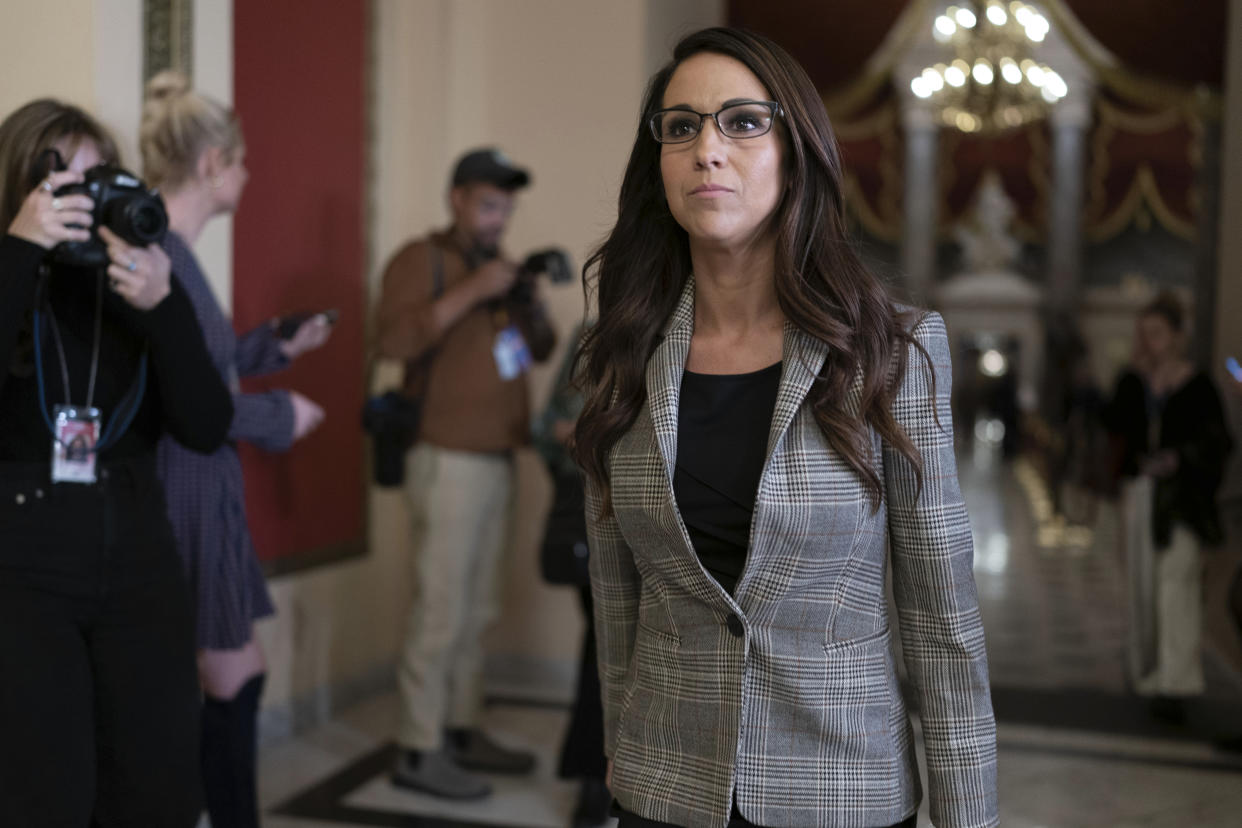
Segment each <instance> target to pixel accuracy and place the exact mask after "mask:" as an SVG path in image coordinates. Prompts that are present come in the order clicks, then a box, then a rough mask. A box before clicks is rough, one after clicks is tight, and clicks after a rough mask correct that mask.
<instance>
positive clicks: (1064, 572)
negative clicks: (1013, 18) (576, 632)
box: [261, 447, 1242, 828]
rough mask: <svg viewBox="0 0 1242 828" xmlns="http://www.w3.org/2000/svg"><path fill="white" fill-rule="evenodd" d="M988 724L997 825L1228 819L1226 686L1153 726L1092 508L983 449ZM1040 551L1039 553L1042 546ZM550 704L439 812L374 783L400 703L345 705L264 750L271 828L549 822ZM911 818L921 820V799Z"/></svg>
mask: <svg viewBox="0 0 1242 828" xmlns="http://www.w3.org/2000/svg"><path fill="white" fill-rule="evenodd" d="M961 478H962V485H963V489H964V490H965V492H966V496H967V500H968V503H969V506H970V511H971V518H972V522H973V524H974V530H975V539H976V548H977V552H976V578H977V581H978V585H979V596H980V603H981V609H982V612H983V615H984V621H985V627H986V629H987V635H988V644H989V654H990V658H991V666H992V679H993V687H994V700H995V705H996V712H997V718H998V721H999V743H1000V744H999V746H1000V768H999V784H1000V799H1001V813H1002V819H1001V822H1002V824H1003V825H1005V826H1007V827H1009V828H1037V827H1042V828H1062V827H1063V826H1064V827H1065V828H1070V827H1071V826H1084V828H1086V827H1087V826H1092V827H1094V826H1116V827H1117V828H1128V827H1133V828H1139V826H1152V827H1154V826H1170V827H1171V828H1173V827H1176V828H1182V826H1242V754H1236V753H1228V752H1224V751H1221V750H1218V749H1216V748H1214V747H1213V746H1212V739H1213V738H1214V737H1221V736H1227V735H1234V734H1242V693H1240V692H1239V686H1238V680H1237V678H1236V677H1235V676H1233V675H1231V674H1230V672H1229V671H1228V670H1226V669H1224V668H1223V667H1221V666H1220V665H1218V664H1216V663H1214V662H1212V661H1211V660H1209V661H1208V664H1207V666H1208V679H1209V692H1208V695H1207V697H1206V698H1205V699H1204V700H1203V701H1201V702H1199V703H1197V704H1195V705H1194V706H1192V707H1191V709H1190V719H1189V722H1188V724H1187V725H1186V726H1184V727H1173V726H1169V725H1163V724H1160V723H1158V722H1155V721H1153V720H1152V719H1150V718H1149V717H1148V715H1147V711H1146V706H1145V704H1144V703H1143V702H1142V701H1141V700H1139V699H1135V698H1133V697H1131V696H1129V695H1128V694H1127V693H1126V689H1125V680H1124V672H1123V664H1122V661H1121V652H1122V648H1121V641H1122V634H1123V614H1122V613H1123V604H1122V597H1123V580H1122V577H1121V574H1122V573H1121V570H1120V566H1119V562H1118V558H1117V555H1116V554H1115V552H1114V550H1113V546H1112V542H1111V541H1112V538H1111V530H1110V528H1109V526H1110V520H1109V517H1108V515H1107V514H1105V515H1104V516H1103V518H1102V520H1101V521H1100V522H1099V526H1098V527H1097V528H1098V531H1097V532H1096V535H1095V537H1094V538H1088V537H1086V535H1085V534H1084V533H1075V532H1072V531H1071V532H1068V533H1067V532H1066V531H1065V527H1062V526H1058V525H1055V524H1054V523H1052V522H1050V521H1049V519H1048V517H1047V515H1046V514H1045V510H1044V506H1043V504H1041V502H1040V498H1041V497H1042V493H1041V492H1040V491H1039V487H1038V486H1036V485H1033V480H1032V478H1031V477H1030V475H1029V470H1025V469H1024V468H1023V467H1022V466H1021V465H1019V466H1018V467H1016V468H1015V467H1009V466H1002V465H1001V464H999V462H997V461H996V460H995V457H994V455H993V454H992V453H991V452H990V451H987V450H986V447H985V449H984V450H981V451H979V452H976V453H975V454H973V455H971V456H967V457H963V459H962V467H961ZM1041 542H1042V544H1041ZM566 719H567V711H566V709H565V708H564V707H563V706H560V705H557V704H548V703H532V704H524V703H520V702H515V701H513V700H509V701H507V702H503V703H497V704H493V705H492V706H490V707H489V709H488V720H489V721H488V726H489V729H491V730H492V731H494V732H495V733H496V734H497V735H499V736H502V737H505V738H507V739H508V741H510V742H511V743H513V744H521V745H525V746H528V747H530V748H532V749H534V750H536V751H537V752H538V754H539V758H540V763H539V770H538V771H537V773H536V774H535V776H534V777H532V778H527V779H521V780H513V779H509V780H506V779H504V778H497V779H496V793H495V795H494V796H493V797H492V798H491V799H490V800H488V801H486V802H484V803H475V804H470V805H457V806H454V805H446V804H444V803H441V802H437V801H435V800H433V799H430V798H427V797H421V796H417V795H414V794H411V793H408V792H405V791H399V790H396V789H394V788H392V787H391V786H390V785H389V784H388V782H387V779H386V771H387V768H388V766H389V761H390V759H389V757H390V751H391V745H390V742H389V740H390V737H391V733H392V731H393V726H394V723H395V720H396V699H395V697H394V696H385V697H383V698H378V699H374V700H372V701H370V702H368V703H366V704H362V705H359V706H357V707H356V708H354V709H352V710H350V711H348V712H347V713H346V714H345V715H343V716H341V717H340V719H339V720H338V721H336V722H333V723H332V724H330V725H328V726H326V727H323V728H320V729H318V730H316V731H314V732H312V733H309V734H307V735H305V736H303V737H302V738H299V739H297V740H295V741H293V742H289V743H286V744H282V745H279V746H277V747H274V748H272V749H270V750H268V751H266V752H265V754H264V756H263V759H262V769H261V782H262V797H263V801H264V803H265V805H266V806H267V807H269V808H273V809H274V811H272V812H270V813H269V815H268V816H267V817H266V821H265V823H264V824H265V825H266V826H268V828H311V826H319V827H320V828H330V826H337V827H338V828H341V827H342V826H363V825H387V826H422V827H423V828H432V826H489V825H496V826H502V825H514V826H530V828H535V827H536V826H540V827H541V826H562V825H566V824H567V821H568V815H569V813H570V811H571V809H572V807H573V800H574V793H575V790H574V787H573V786H572V785H571V784H568V783H566V782H563V781H561V780H558V779H555V778H554V777H553V774H552V769H553V768H554V767H555V753H556V750H557V746H558V745H559V741H560V737H561V733H562V731H563V728H564V725H565V722H566ZM920 825H930V822H929V821H927V814H926V805H924V813H923V816H922V818H921V821H920Z"/></svg>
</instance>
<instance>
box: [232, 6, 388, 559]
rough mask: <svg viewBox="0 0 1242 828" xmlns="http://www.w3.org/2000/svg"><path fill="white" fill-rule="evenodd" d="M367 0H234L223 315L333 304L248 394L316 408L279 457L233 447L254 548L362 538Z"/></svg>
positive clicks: (254, 317)
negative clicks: (319, 418)
mask: <svg viewBox="0 0 1242 828" xmlns="http://www.w3.org/2000/svg"><path fill="white" fill-rule="evenodd" d="M368 5H369V4H367V3H361V2H336V1H334V0H263V2H239V3H235V4H234V10H233V21H234V22H233V26H234V31H233V35H234V50H235V51H234V61H235V65H234V101H235V105H236V108H237V111H238V113H239V115H240V116H241V123H242V130H243V132H244V134H245V138H246V146H247V159H246V160H247V166H248V167H249V170H250V183H249V185H248V187H247V188H246V192H245V195H244V196H243V198H242V204H241V207H240V209H239V210H238V212H237V219H236V222H235V223H234V239H233V318H234V325H235V326H236V328H237V330H238V331H246V330H249V329H251V328H252V327H254V326H255V325H258V324H260V323H262V322H263V321H264V320H267V319H269V318H271V317H272V316H275V315H278V314H281V313H288V312H293V311H298V310H318V309H324V308H337V309H339V311H340V320H339V322H338V323H337V325H336V328H335V330H334V331H333V334H332V338H331V339H330V340H329V342H328V344H327V345H326V346H324V347H323V348H321V349H320V350H318V351H313V352H311V353H309V354H307V355H305V356H303V357H302V358H301V360H299V362H298V363H296V364H295V365H294V366H293V367H292V368H291V369H289V370H288V371H285V372H282V373H280V374H277V375H275V376H273V377H271V378H265V379H262V380H258V381H253V380H251V381H247V382H246V388H247V390H263V389H267V388H292V389H296V390H298V391H300V392H302V393H303V394H305V395H306V396H308V397H310V398H311V399H313V400H315V401H316V402H318V403H320V404H321V405H323V406H324V408H325V410H326V412H327V418H326V420H325V422H324V424H323V425H322V426H321V427H320V428H319V430H318V431H317V432H315V433H313V434H312V435H311V436H310V437H308V438H306V439H305V440H303V441H302V442H300V443H297V444H295V445H294V447H293V449H292V450H291V451H290V452H289V453H287V454H284V455H270V454H265V453H263V452H261V451H258V450H257V449H254V448H253V447H250V446H243V449H242V462H243V465H244V469H245V476H246V490H247V491H246V507H247V510H248V512H249V517H250V526H251V530H252V532H253V534H254V540H255V545H256V547H257V548H258V551H259V555H260V557H263V558H265V559H273V558H281V557H285V556H291V555H298V554H302V553H310V552H316V551H320V550H324V549H327V548H330V547H335V546H338V545H340V544H350V543H356V542H357V541H359V540H360V539H361V538H362V537H363V529H364V523H363V521H364V504H363V482H362V475H363V442H362V433H361V431H360V428H359V425H358V412H359V409H360V407H361V403H362V398H363V391H364V388H363V361H364V357H363V324H364V313H365V299H364V297H365V283H364V278H365V277H364V274H363V261H364V237H363V232H364V228H363V186H364V184H363V175H364V165H365V137H366V127H365V104H366V78H365V74H364V72H365V66H366V55H365V49H366V31H367V8H368Z"/></svg>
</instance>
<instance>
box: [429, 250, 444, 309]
mask: <svg viewBox="0 0 1242 828" xmlns="http://www.w3.org/2000/svg"><path fill="white" fill-rule="evenodd" d="M443 295H444V251H443V250H441V249H440V246H439V245H438V244H436V243H435V242H434V241H433V242H432V243H431V298H432V299H439V298H440V297H441V296H443Z"/></svg>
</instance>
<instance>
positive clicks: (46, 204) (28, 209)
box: [9, 170, 95, 249]
mask: <svg viewBox="0 0 1242 828" xmlns="http://www.w3.org/2000/svg"><path fill="white" fill-rule="evenodd" d="M81 181H82V173H80V172H71V171H69V170H66V171H64V172H54V173H52V174H51V175H49V176H48V177H47V178H45V179H44V180H43V182H42V183H41V184H39V186H38V187H35V188H34V189H33V190H31V192H30V194H29V195H27V196H26V200H25V201H23V202H22V206H21V209H20V210H18V211H17V215H16V216H15V217H14V218H13V223H12V224H10V225H9V233H10V234H12V235H14V236H17V237H18V238H21V239H25V240H26V241H29V242H34V243H35V244H37V245H39V246H40V247H46V248H48V249H51V248H53V247H55V246H56V245H57V244H59V243H60V242H63V241H89V240H90V237H91V232H90V230H89V229H83V228H89V227H90V226H91V223H92V219H91V210H92V209H94V207H95V202H93V201H91V199H90V196H84V195H66V196H54V195H52V193H54V192H55V191H56V190H59V189H60V188H61V187H63V186H65V185H66V184H77V183H80V182H81ZM69 225H78V226H77V227H70V226H69Z"/></svg>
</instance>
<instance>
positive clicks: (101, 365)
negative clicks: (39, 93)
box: [0, 99, 232, 828]
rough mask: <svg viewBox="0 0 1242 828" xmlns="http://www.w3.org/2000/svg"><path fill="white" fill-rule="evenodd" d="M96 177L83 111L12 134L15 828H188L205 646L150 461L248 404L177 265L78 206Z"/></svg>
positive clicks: (2, 590) (5, 501) (9, 730)
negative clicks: (198, 662) (175, 273)
mask: <svg viewBox="0 0 1242 828" xmlns="http://www.w3.org/2000/svg"><path fill="white" fill-rule="evenodd" d="M56 157H59V159H60V160H61V161H62V162H63V166H64V167H65V168H64V169H61V170H56V167H57V166H60V165H57V164H50V163H49V161H50V160H51V159H52V158H56ZM101 161H102V162H110V163H116V161H117V153H116V149H115V144H114V143H113V141H112V139H111V138H110V137H109V135H108V134H107V132H106V131H105V130H104V129H103V127H102V126H100V125H99V124H98V123H97V122H96V121H95V120H94V119H93V118H91V117H90V116H89V115H88V114H86V113H85V112H83V111H82V110H80V109H78V108H77V107H74V106H70V105H67V104H64V103H61V102H59V101H54V100H49V99H43V100H37V101H32V102H31V103H29V104H26V105H25V106H23V107H21V108H19V109H18V110H17V111H15V112H13V113H12V114H11V115H9V116H8V117H7V118H6V119H5V120H4V122H3V123H2V124H0V188H2V192H3V200H2V201H0V227H4V228H7V233H6V234H5V235H4V236H3V238H0V423H2V424H3V426H2V427H0V535H2V537H0V734H3V736H2V737H0V738H2V739H3V744H4V747H3V750H0V814H2V816H0V822H3V823H4V824H6V825H31V826H33V825H88V824H90V825H150V826H156V825H159V826H169V828H177V827H178V826H182V828H189V826H192V825H194V824H195V823H196V822H197V821H198V816H199V808H200V805H201V792H200V787H199V779H198V711H199V691H198V681H197V675H196V671H195V666H194V628H193V625H192V612H191V606H190V595H189V592H188V590H187V589H186V584H185V579H184V577H183V576H182V574H181V564H180V561H179V560H178V558H177V553H176V550H175V549H174V548H173V538H172V532H171V529H170V527H169V525H168V518H167V517H166V516H165V507H164V497H163V490H162V488H161V486H160V481H159V479H158V478H157V476H156V472H155V452H156V443H157V441H158V440H159V438H160V435H161V434H163V433H165V432H168V433H170V434H173V435H174V436H176V438H177V439H178V440H181V441H182V442H183V443H185V444H186V445H187V446H190V447H191V448H192V449H193V450H195V451H202V452H210V451H212V450H214V449H215V448H217V447H218V446H219V445H221V443H223V442H224V440H225V437H226V433H227V430H228V425H229V420H230V419H231V417H232V403H231V402H230V399H229V394H228V390H227V389H226V388H225V386H224V383H223V382H222V381H221V380H220V377H219V375H218V374H217V373H216V372H215V369H214V368H213V366H212V364H211V361H210V359H209V358H208V355H207V351H206V349H205V348H204V346H203V337H202V333H201V332H200V330H199V326H198V322H197V321H196V320H195V318H194V309H193V308H192V307H191V305H190V302H189V300H188V299H187V298H186V295H185V293H184V292H183V291H182V290H180V288H179V287H178V286H177V284H176V282H175V281H174V280H173V279H171V277H170V264H169V260H168V256H166V255H165V254H164V252H163V251H162V250H161V249H160V246H159V245H158V244H156V243H150V244H145V245H144V244H132V243H129V242H126V241H125V240H124V239H123V238H121V237H120V236H119V235H117V234H114V233H112V232H110V230H109V229H108V227H106V226H104V224H105V223H106V222H108V221H111V220H113V219H114V218H115V216H116V215H118V214H121V213H122V211H120V210H118V209H117V208H116V203H115V202H111V201H110V202H109V207H108V208H107V209H101V205H97V204H96V203H95V202H94V201H93V200H92V198H91V197H90V196H89V195H87V194H85V193H81V192H76V193H71V192H66V191H64V190H63V189H62V188H64V187H72V186H74V185H81V184H83V183H84V179H85V176H86V174H87V172H88V171H89V170H90V169H91V168H93V167H95V166H96V165H97V164H98V163H99V162H101ZM110 180H113V181H115V182H117V183H119V184H120V185H122V186H126V182H129V186H136V184H137V182H136V181H135V180H134V179H132V177H130V176H129V174H128V173H124V174H122V173H120V172H116V173H115V175H112V177H111V179H110ZM101 213H102V214H103V215H100V214H101ZM143 214H144V215H145V217H146V218H148V219H152V221H151V223H149V224H144V225H143V227H144V229H145V230H149V231H152V233H153V232H154V229H155V228H156V227H157V226H158V224H159V221H156V220H155V218H156V216H157V214H159V210H158V209H157V208H154V207H152V206H151V203H150V202H147V209H146V210H145V211H143ZM131 215H132V214H131ZM108 216H111V217H112V218H108ZM135 226H136V224H133V225H131V226H130V228H129V230H133V229H134V227H135ZM126 232H129V231H126ZM131 235H142V234H138V233H131ZM75 245H76V246H75Z"/></svg>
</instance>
